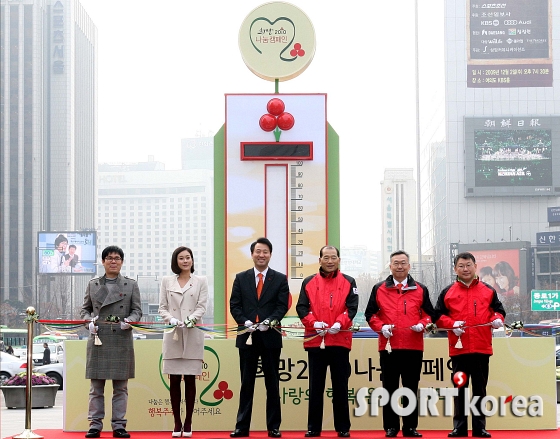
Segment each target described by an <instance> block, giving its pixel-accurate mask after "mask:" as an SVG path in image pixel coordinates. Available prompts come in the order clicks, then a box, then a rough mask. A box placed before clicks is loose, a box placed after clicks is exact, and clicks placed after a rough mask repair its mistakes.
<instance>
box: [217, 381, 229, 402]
mask: <svg viewBox="0 0 560 439" xmlns="http://www.w3.org/2000/svg"><path fill="white" fill-rule="evenodd" d="M228 387H229V384H228V383H227V381H220V383H219V384H218V388H217V389H216V390H214V398H216V399H217V400H222V398H225V399H231V398H233V392H232V391H231V390H230V389H228Z"/></svg>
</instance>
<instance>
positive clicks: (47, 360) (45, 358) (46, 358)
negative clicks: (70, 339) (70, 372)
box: [43, 343, 51, 364]
mask: <svg viewBox="0 0 560 439" xmlns="http://www.w3.org/2000/svg"><path fill="white" fill-rule="evenodd" d="M43 347H44V348H45V350H44V351H43V364H51V350H50V349H49V345H48V344H47V343H43Z"/></svg>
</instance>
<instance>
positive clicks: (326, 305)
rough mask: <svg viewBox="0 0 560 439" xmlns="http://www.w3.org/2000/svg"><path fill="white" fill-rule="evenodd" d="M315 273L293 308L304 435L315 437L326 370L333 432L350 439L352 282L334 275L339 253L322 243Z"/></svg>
mask: <svg viewBox="0 0 560 439" xmlns="http://www.w3.org/2000/svg"><path fill="white" fill-rule="evenodd" d="M319 264H320V269H319V273H318V274H314V275H312V276H308V277H307V278H305V279H304V281H303V283H302V285H301V291H300V293H299V300H298V303H297V306H296V311H297V313H298V316H299V318H300V319H301V322H302V323H303V325H304V326H305V334H306V336H307V337H309V338H308V339H307V341H306V342H305V343H304V344H303V347H304V348H305V350H306V351H307V356H308V363H309V409H308V412H307V430H308V431H307V433H306V434H305V437H318V436H321V430H322V426H323V396H324V392H325V380H326V377H327V367H329V368H330V372H331V382H332V389H333V398H332V403H333V416H334V428H335V430H336V431H337V432H338V437H350V409H349V406H348V378H349V377H350V371H351V368H350V349H351V348H352V332H351V331H350V330H349V329H350V326H352V319H353V318H354V316H355V315H356V312H357V311H358V299H359V297H358V288H357V287H356V281H355V280H354V279H353V278H352V277H350V276H347V275H345V274H342V273H341V272H340V271H339V269H338V268H339V264H340V252H339V251H338V249H337V248H336V247H333V246H330V245H327V246H325V247H323V248H322V249H321V250H320V252H319Z"/></svg>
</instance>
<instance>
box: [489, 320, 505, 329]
mask: <svg viewBox="0 0 560 439" xmlns="http://www.w3.org/2000/svg"><path fill="white" fill-rule="evenodd" d="M503 327H504V322H502V321H501V320H500V319H496V320H494V321H493V322H492V328H494V329H499V328H503Z"/></svg>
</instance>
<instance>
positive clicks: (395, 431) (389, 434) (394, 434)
mask: <svg viewBox="0 0 560 439" xmlns="http://www.w3.org/2000/svg"><path fill="white" fill-rule="evenodd" d="M397 434H399V430H398V429H397V428H388V429H387V431H386V432H385V437H397Z"/></svg>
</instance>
